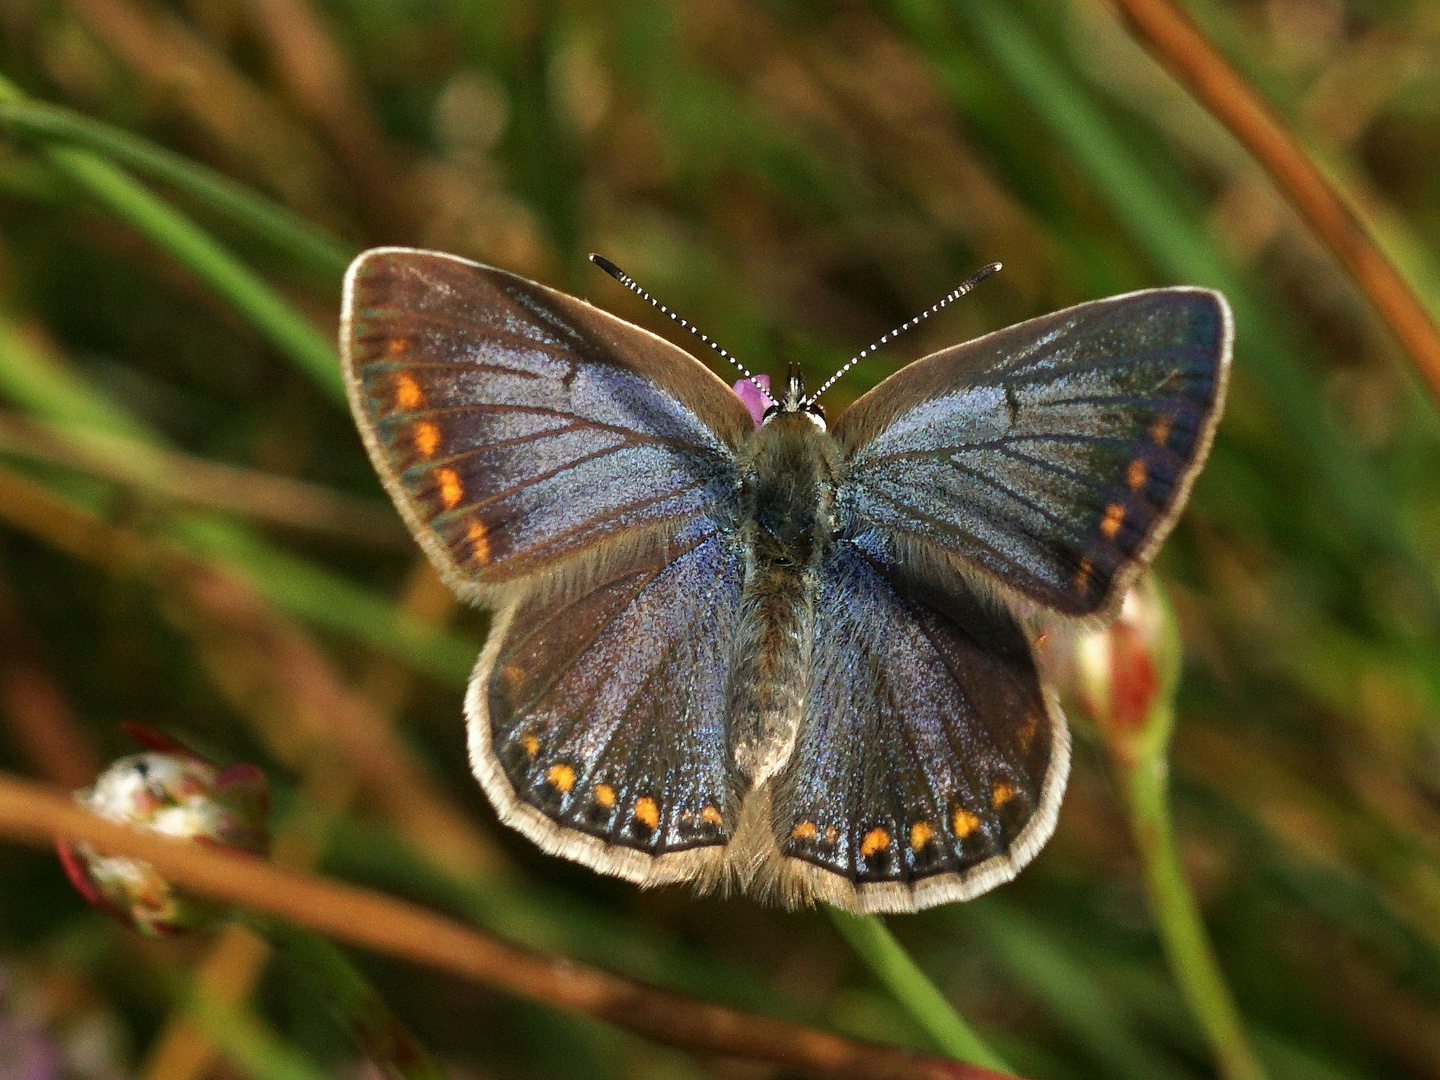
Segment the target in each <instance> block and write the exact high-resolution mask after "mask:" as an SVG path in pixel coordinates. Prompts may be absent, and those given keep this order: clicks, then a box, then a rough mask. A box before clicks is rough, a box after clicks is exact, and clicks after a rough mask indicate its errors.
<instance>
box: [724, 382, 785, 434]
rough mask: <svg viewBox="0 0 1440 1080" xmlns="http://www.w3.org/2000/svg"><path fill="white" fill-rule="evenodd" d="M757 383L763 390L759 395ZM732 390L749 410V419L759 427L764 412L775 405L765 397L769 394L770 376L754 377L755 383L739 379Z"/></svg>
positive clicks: (763, 417)
mask: <svg viewBox="0 0 1440 1080" xmlns="http://www.w3.org/2000/svg"><path fill="white" fill-rule="evenodd" d="M757 382H758V383H759V384H760V386H763V387H764V388H765V392H764V393H761V392H760V388H759V387H757V386H756V385H755V383H757ZM733 389H734V390H735V394H736V396H738V397H739V398H740V400H741V401H743V402H744V403H745V408H747V409H749V410H750V418H751V419H752V420H754V421H755V426H756V427H759V426H760V422H761V421H762V420H764V419H765V410H766V409H768V408H770V406H771V405H773V404H775V403H774V402H773V401H771V400H770V398H768V397H767V396H766V394H769V393H770V376H769V375H756V376H755V382H751V381H750V380H749V379H741V380H740V381H739V382H737V383H736V384H735V386H734V388H733Z"/></svg>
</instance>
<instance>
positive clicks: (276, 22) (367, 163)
mask: <svg viewBox="0 0 1440 1080" xmlns="http://www.w3.org/2000/svg"><path fill="white" fill-rule="evenodd" d="M248 2H249V7H250V9H251V11H252V12H253V13H254V17H255V21H256V25H257V27H258V29H259V31H260V33H261V36H262V37H263V38H264V39H265V43H266V45H267V46H268V47H269V49H270V53H271V56H272V57H273V58H274V62H275V66H276V70H277V74H278V75H279V76H280V79H281V80H282V81H283V82H284V85H285V89H286V90H287V91H288V93H289V96H290V98H291V100H293V101H294V103H295V104H296V106H297V107H298V108H299V109H300V110H301V111H303V112H304V113H305V114H306V115H307V116H308V117H309V118H310V120H311V121H312V122H313V123H315V124H316V126H318V127H319V128H320V129H321V130H322V131H323V132H324V133H325V136H326V138H327V140H328V141H329V143H330V146H331V148H332V149H333V150H334V153H335V157H336V159H337V160H338V161H339V162H340V164H341V165H342V166H343V167H344V169H345V171H346V173H347V174H348V176H349V178H350V182H351V184H352V185H354V187H355V190H356V192H357V193H358V194H359V196H360V208H361V213H363V214H364V215H365V217H366V219H367V224H368V225H369V227H370V232H371V234H372V237H373V238H374V239H375V240H376V241H377V242H382V243H387V244H397V243H407V242H410V241H413V240H414V239H415V237H416V236H417V235H418V233H419V226H418V224H417V222H416V221H415V214H414V211H413V208H412V206H411V201H410V200H409V199H407V198H406V197H405V189H404V186H403V185H402V184H401V183H400V171H399V169H398V168H397V166H396V160H395V154H394V153H393V151H392V149H391V147H390V145H389V143H388V141H387V140H386V138H385V134H384V132H383V131H381V129H380V125H379V124H378V123H377V122H376V120H375V116H374V114H373V113H372V111H371V109H370V106H369V103H368V102H367V101H366V100H365V96H364V94H363V93H362V91H361V88H360V86H359V85H358V83H357V81H356V79H355V77H354V74H353V73H352V72H351V70H350V66H349V64H348V63H347V62H346V59H345V54H344V53H343V52H342V51H341V49H340V47H339V46H338V45H337V44H336V43H335V39H334V38H333V37H332V36H331V34H330V30H329V27H327V26H326V25H325V22H324V20H323V18H322V17H321V16H320V13H319V12H317V11H316V10H315V9H314V7H313V6H312V5H311V4H310V3H308V0H248Z"/></svg>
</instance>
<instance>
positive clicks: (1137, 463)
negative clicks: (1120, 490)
mask: <svg viewBox="0 0 1440 1080" xmlns="http://www.w3.org/2000/svg"><path fill="white" fill-rule="evenodd" d="M1145 479H1146V469H1145V459H1144V458H1136V459H1135V460H1134V461H1132V462H1130V467H1129V468H1128V469H1126V470H1125V483H1126V484H1128V485H1129V486H1130V490H1131V491H1139V490H1140V489H1141V488H1142V487H1144V486H1145Z"/></svg>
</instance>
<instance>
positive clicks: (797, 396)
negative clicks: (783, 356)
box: [762, 364, 825, 431]
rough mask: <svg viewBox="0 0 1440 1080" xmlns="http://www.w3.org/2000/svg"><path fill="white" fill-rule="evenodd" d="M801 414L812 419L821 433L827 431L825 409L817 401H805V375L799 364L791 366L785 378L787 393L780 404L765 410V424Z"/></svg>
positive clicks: (782, 395)
mask: <svg viewBox="0 0 1440 1080" xmlns="http://www.w3.org/2000/svg"><path fill="white" fill-rule="evenodd" d="M788 413H799V414H801V415H803V416H806V417H808V418H809V419H810V421H811V422H812V423H814V424H815V426H816V427H818V428H819V429H820V430H821V431H824V430H825V408H824V406H822V405H820V404H819V403H818V402H815V401H807V400H806V399H805V374H804V372H802V371H801V370H800V365H799V364H791V365H790V371H789V373H788V374H787V375H786V377H785V392H784V393H783V394H781V395H780V400H779V402H778V403H776V404H774V405H771V406H770V408H768V409H766V410H765V419H764V420H763V421H762V422H763V423H766V424H768V423H769V422H770V421H771V420H773V419H774V418H775V417H777V416H782V415H785V414H788Z"/></svg>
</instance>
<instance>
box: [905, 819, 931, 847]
mask: <svg viewBox="0 0 1440 1080" xmlns="http://www.w3.org/2000/svg"><path fill="white" fill-rule="evenodd" d="M934 837H935V830H934V829H932V828H931V827H930V826H929V824H928V823H926V822H924V821H922V822H919V823H918V824H915V825H911V826H910V846H911V847H912V848H914V849H915V850H916V851H919V850H920V849H921V848H923V847H924V846H925V845H926V844H928V843H929V842H930V841H931V840H932V839H934Z"/></svg>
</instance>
